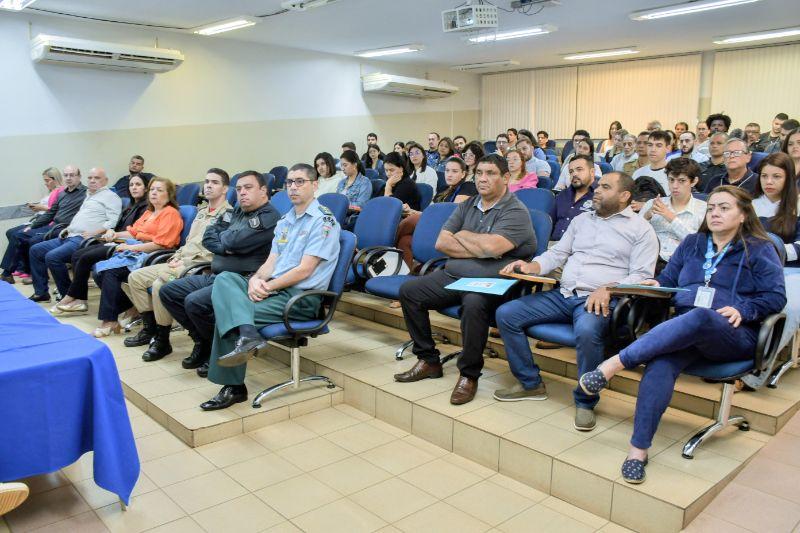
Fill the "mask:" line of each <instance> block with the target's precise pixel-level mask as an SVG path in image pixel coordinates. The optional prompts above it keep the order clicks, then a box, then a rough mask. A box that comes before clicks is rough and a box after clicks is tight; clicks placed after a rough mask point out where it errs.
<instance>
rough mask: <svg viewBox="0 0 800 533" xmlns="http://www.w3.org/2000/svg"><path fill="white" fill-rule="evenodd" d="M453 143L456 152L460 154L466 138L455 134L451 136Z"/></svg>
mask: <svg viewBox="0 0 800 533" xmlns="http://www.w3.org/2000/svg"><path fill="white" fill-rule="evenodd" d="M453 145H454V146H455V147H456V154H458V155H461V154H463V153H464V148H466V147H467V138H466V137H464V136H463V135H456V136H455V137H453Z"/></svg>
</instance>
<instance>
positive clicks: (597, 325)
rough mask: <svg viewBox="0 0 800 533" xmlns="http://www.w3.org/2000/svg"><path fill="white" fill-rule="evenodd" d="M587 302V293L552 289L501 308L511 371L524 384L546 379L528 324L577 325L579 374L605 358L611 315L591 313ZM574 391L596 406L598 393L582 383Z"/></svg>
mask: <svg viewBox="0 0 800 533" xmlns="http://www.w3.org/2000/svg"><path fill="white" fill-rule="evenodd" d="M613 303H614V302H613V301H612V304H613ZM585 304H586V297H585V296H570V297H569V298H566V297H564V295H562V294H561V293H560V292H559V291H558V290H552V291H545V292H539V293H535V294H530V295H528V296H523V297H522V298H519V299H517V300H512V301H510V302H508V303H505V304H503V305H502V306H500V308H498V309H497V313H496V314H495V318H496V319H497V328H498V329H499V330H500V335H501V336H502V337H503V343H504V344H505V347H506V358H507V359H508V364H509V366H510V367H511V372H512V373H513V374H514V376H515V377H516V378H517V379H518V380H519V381H520V383H522V386H523V387H525V388H526V389H534V388H536V387H538V386H539V384H540V383H541V382H542V378H541V376H540V375H539V367H538V366H537V365H536V363H534V362H533V353H532V352H531V348H530V345H529V344H528V336H527V335H526V334H525V330H526V329H527V328H529V327H531V326H535V325H537V324H554V323H557V324H570V323H571V324H572V325H573V328H574V330H575V340H576V345H575V346H576V350H577V354H578V375H581V374H583V373H584V372H588V371H590V370H594V369H595V368H597V365H599V364H600V363H602V362H603V357H604V352H605V338H606V333H607V331H608V325H609V322H610V321H611V316H610V314H609V316H608V317H603V316H602V315H601V316H598V315H595V314H593V313H590V312H589V311H587V310H586V308H585V307H584V305H585ZM572 394H573V397H574V398H575V405H577V406H578V407H585V408H587V409H592V408H594V406H595V405H597V402H598V400H599V397H598V396H589V395H588V394H586V393H585V392H583V391H582V390H581V388H580V387H576V388H575V390H574V391H573V393H572Z"/></svg>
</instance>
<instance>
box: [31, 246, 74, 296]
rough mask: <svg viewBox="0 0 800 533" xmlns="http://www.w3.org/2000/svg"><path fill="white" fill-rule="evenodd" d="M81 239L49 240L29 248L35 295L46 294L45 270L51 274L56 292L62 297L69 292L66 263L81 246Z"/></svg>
mask: <svg viewBox="0 0 800 533" xmlns="http://www.w3.org/2000/svg"><path fill="white" fill-rule="evenodd" d="M82 241H83V237H80V236H75V237H69V238H67V239H60V238H55V239H50V240H49V241H42V242H40V243H37V244H34V245H33V246H31V252H30V259H31V277H33V289H34V292H35V293H36V294H47V270H48V269H50V272H51V273H52V274H53V280H54V281H55V282H56V287H58V292H59V294H61V295H62V296H64V295H65V294H67V291H68V290H69V284H70V280H69V271H68V270H67V262H68V261H69V260H70V259H71V258H72V254H73V253H74V252H75V250H77V249H78V246H80V245H81V242H82Z"/></svg>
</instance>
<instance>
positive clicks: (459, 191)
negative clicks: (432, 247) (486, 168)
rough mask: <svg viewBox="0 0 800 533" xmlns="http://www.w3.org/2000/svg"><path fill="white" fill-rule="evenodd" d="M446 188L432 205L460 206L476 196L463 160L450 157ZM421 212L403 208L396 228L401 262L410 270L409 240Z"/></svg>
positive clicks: (435, 197)
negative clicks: (451, 204) (452, 204)
mask: <svg viewBox="0 0 800 533" xmlns="http://www.w3.org/2000/svg"><path fill="white" fill-rule="evenodd" d="M444 179H445V181H446V182H447V188H445V189H444V190H443V191H442V192H440V193H438V194H436V195H435V196H434V197H433V203H435V204H436V203H440V202H455V203H457V204H460V203H461V202H463V201H464V200H467V199H468V198H470V197H471V196H475V195H476V194H478V190H477V189H476V188H475V183H474V182H472V181H467V164H466V163H465V162H464V160H463V159H459V158H458V157H451V158H450V159H448V160H447V165H446V166H445V170H444ZM420 216H422V211H420V210H419V209H411V208H410V207H408V205H404V206H403V220H402V221H401V222H400V226H399V227H398V228H397V247H398V248H399V249H401V250H403V260H404V261H405V263H406V265H408V268H409V269H410V270H413V268H414V254H413V253H412V252H411V238H412V236H413V235H414V228H416V227H417V223H418V222H419V217H420Z"/></svg>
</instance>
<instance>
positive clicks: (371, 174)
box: [364, 168, 381, 180]
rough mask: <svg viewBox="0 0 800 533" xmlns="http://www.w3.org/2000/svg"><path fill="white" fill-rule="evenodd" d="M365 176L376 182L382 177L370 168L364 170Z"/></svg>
mask: <svg viewBox="0 0 800 533" xmlns="http://www.w3.org/2000/svg"><path fill="white" fill-rule="evenodd" d="M364 175H365V176H366V177H368V178H369V179H371V180H376V179H379V178H380V177H381V175H380V173H379V172H378V171H377V170H375V169H374V168H368V169H365V170H364Z"/></svg>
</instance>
